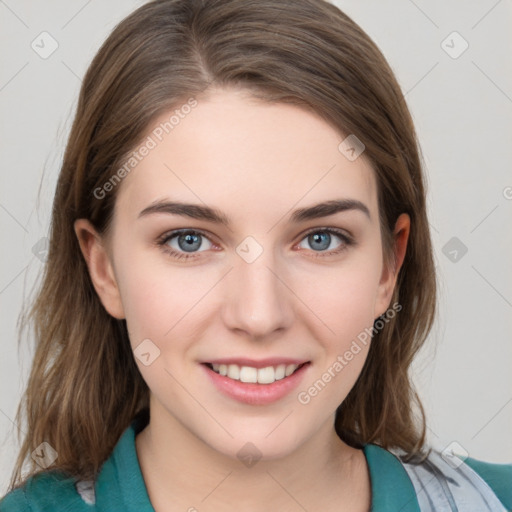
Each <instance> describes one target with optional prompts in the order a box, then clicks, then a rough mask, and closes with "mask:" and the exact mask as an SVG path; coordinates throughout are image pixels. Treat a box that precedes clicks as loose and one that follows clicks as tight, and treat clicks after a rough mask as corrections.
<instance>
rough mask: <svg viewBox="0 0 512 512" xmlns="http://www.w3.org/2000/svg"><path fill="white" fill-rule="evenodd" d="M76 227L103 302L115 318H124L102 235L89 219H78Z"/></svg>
mask: <svg viewBox="0 0 512 512" xmlns="http://www.w3.org/2000/svg"><path fill="white" fill-rule="evenodd" d="M74 229H75V234H76V237H77V238H78V242H79V244H80V250H81V251H82V254H83V255H84V258H85V261H86V263H87V268H88V269H89V275H90V276H91V281H92V284H93V286H94V289H95V290H96V293H97V294H98V297H99V298H100V300H101V303H102V304H103V306H104V307H105V309H106V310H107V312H108V313H110V314H111V315H112V316H113V317H114V318H118V319H122V318H124V317H125V315H124V310H123V305H122V303H121V295H120V293H119V288H118V286H117V281H116V278H115V274H114V269H113V266H112V262H111V259H110V257H109V254H108V251H107V249H106V247H105V244H104V241H103V240H102V237H101V236H100V235H99V234H98V233H97V231H96V229H95V228H94V226H93V225H92V224H91V223H90V222H89V221H88V220H87V219H78V220H76V221H75V223H74Z"/></svg>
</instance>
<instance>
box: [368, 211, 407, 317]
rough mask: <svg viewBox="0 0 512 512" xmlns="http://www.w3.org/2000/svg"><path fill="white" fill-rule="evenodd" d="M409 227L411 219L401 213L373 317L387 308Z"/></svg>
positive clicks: (402, 259) (403, 254) (402, 256)
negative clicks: (390, 257)
mask: <svg viewBox="0 0 512 512" xmlns="http://www.w3.org/2000/svg"><path fill="white" fill-rule="evenodd" d="M410 228H411V220H410V218H409V215H407V213H402V214H401V215H400V216H399V217H398V219H397V221H396V224H395V229H394V231H393V240H394V248H393V256H394V258H392V261H391V262H390V263H389V265H386V264H385V265H384V267H383V269H382V275H381V279H380V282H379V287H378V290H377V296H376V301H375V311H374V318H375V319H377V318H378V317H379V316H380V315H382V314H384V313H385V312H386V310H387V309H388V308H389V306H390V303H391V299H392V297H393V291H394V289H395V285H396V281H397V278H398V273H399V271H400V268H401V267H402V263H403V262H404V258H405V252H406V249H407V241H408V239H409V232H410Z"/></svg>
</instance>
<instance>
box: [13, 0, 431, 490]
mask: <svg viewBox="0 0 512 512" xmlns="http://www.w3.org/2000/svg"><path fill="white" fill-rule="evenodd" d="M210 85H215V86H221V87H222V86H240V87H243V88H246V89H247V90H250V91H251V92H252V93H253V94H254V95H255V96H257V97H259V98H262V99H263V100H266V101H268V102H277V103H279V102H281V103H289V104H294V105H298V106H301V107H304V108H308V109H311V110H312V111H314V112H316V113H317V114H319V115H320V116H322V118H323V119H324V120H325V121H326V122H328V123H330V124H331V125H332V126H333V127H335V128H336V129H337V130H338V131H339V133H340V136H341V135H342V134H344V135H348V134H353V135H355V136H356V137H357V138H358V139H360V140H361V141H362V142H363V143H364V145H365V153H364V156H365V157H366V158H368V159H369V161H370V163H371V165H372V168H373V171H374V173H375V176H376V180H377V183H378V204H379V216H380V229H381V234H382V240H383V251H384V256H385V258H387V261H391V260H392V256H391V255H392V242H393V238H392V231H393V228H394V225H395V221H396V219H397V217H398V216H399V214H401V213H403V212H405V213H407V214H409V216H410V218H411V231H410V235H409V241H408V247H407V252H406V256H405V260H404V262H403V265H402V268H401V270H400V273H399V276H398V280H397V284H396V287H395V290H394V296H393V301H394V302H397V303H399V304H400V305H401V306H402V309H401V311H400V312H399V313H398V314H397V315H395V316H394V317H393V318H392V319H387V321H386V322H385V325H384V327H383V328H382V329H379V330H378V332H376V333H375V335H374V336H373V340H372V343H371V346H370V349H369V354H368V357H367V360H366V362H365V365H364V367H363V369H362V372H361V374H360V376H359V378H358V380H357V382H356V384H355V385H354V387H353V389H352V390H351V391H350V393H349V394H348V396H347V397H346V399H345V400H344V401H343V403H342V404H341V405H340V406H339V407H338V410H337V412H336V419H335V429H336V432H337V434H338V435H339V437H340V438H341V439H342V440H344V441H345V442H346V443H348V444H350V445H351V446H354V447H361V446H362V445H364V444H365V443H369V442H372V443H375V444H379V445H381V446H382V447H384V448H387V449H389V448H399V449H402V450H404V451H405V452H406V454H408V456H411V457H412V456H415V455H417V454H421V452H422V450H423V448H424V445H425V439H426V436H425V429H426V424H425V415H424V411H423V408H422V406H421V402H420V401H419V398H418V396H417V394H416V392H415V391H414V388H413V385H412V382H411V380H410V376H409V367H410V364H411V361H412V360H413V357H414V355H415V354H416V352H417V351H418V350H419V348H420V347H421V346H422V344H423V343H424V341H425V339H426V338H427V335H428V333H429V331H430V329H431V327H432V324H433V320H434V315H435V308H436V306H435V304H436V279H435V272H434V263H433V255H432V245H431V239H430V232H429V224H428V221H427V213H426V204H425V194H426V191H425V178H424V175H423V170H422V161H421V159H420V154H421V150H420V147H419V144H418V141H417V138H416V133H415V129H414V126H413V122H412V119H411V115H410V113H409V111H408V108H407V105H406V103H405V100H404V97H403V94H402V93H401V90H400V87H399V85H398V83H397V81H396V78H395V77H394V74H393V72H392V70H391V69H390V66H389V65H388V63H387V62H386V60H385V58H384V57H383V55H382V54H381V52H380V50H379V49H378V48H377V46H376V45H375V44H374V43H373V42H372V40H371V39H370V38H369V37H368V35H367V34H366V33H365V32H364V31H363V30H362V29H361V28H360V27H359V26H358V25H357V24H356V23H355V22H354V21H352V20H351V19H350V18H349V17H348V16H347V15H345V14H344V13H343V12H341V11H340V10H339V9H338V8H337V7H335V6H334V5H332V4H330V3H328V2H326V1H324V0H294V1H293V2H281V1H279V0H258V1H257V2H250V1H246V0H208V1H204V0H155V1H152V2H149V3H147V4H145V5H143V6H142V7H140V8H139V9H137V10H136V11H135V12H133V13H132V14H131V15H129V16H128V17H127V18H125V19H124V20H123V21H122V22H121V23H119V24H118V25H117V27H116V28H115V29H114V30H113V32H112V33H111V35H110V36H109V37H108V38H107V40H106V41H105V42H104V44H103V45H102V46H101V48H100V50H99V51H98V53H97V54H96V56H95V57H94V59H93V61H92V63H91V65H90V67H89V68H88V70H87V72H86V75H85V77H84V80H83V83H82V87H81V90H80V95H79V100H78V104H77V109H76V114H75V117H74V122H73V125H72V128H71V132H70V135H69V139H68V142H67V146H66V150H65V154H64V159H63V162H62V167H61V169H60V175H59V178H58V183H57V189H56V194H55V198H54V203H53V211H52V221H51V228H50V234H49V239H50V244H49V253H48V258H47V261H46V264H45V268H44V274H43V275H42V278H41V283H40V287H39V289H38V292H37V296H36V297H35V300H34V301H33V303H32V304H31V305H30V308H29V310H28V311H27V313H26V314H25V315H24V316H23V322H22V324H23V325H24V326H25V327H26V326H27V325H30V326H31V328H32V329H33V335H34V338H35V343H36V345H35V355H34V360H33V364H32V368H31V373H30V376H29V379H28V383H27V387H26V389H25V391H24V394H23V396H22V399H21V401H20V404H19V406H18V410H17V415H16V419H17V422H18V424H20V425H21V424H22V423H23V421H24V420H23V417H24V416H25V422H26V427H25V428H24V429H23V430H24V432H25V434H24V435H23V436H22V437H23V439H22V443H21V449H20V453H19V455H18V459H17V462H16V466H15V469H14V472H13V475H12V480H11V489H12V488H14V487H16V486H19V485H21V484H22V483H23V481H24V478H28V477H29V476H32V475H35V474H37V473H38V472H40V471H41V468H38V467H36V465H35V464H34V462H33V461H32V460H31V458H30V453H31V452H32V451H33V450H34V449H35V448H36V447H37V446H38V445H40V444H41V443H42V442H43V441H46V442H48V443H49V444H50V445H51V446H52V447H53V448H54V449H55V450H56V452H57V454H58V457H57V459H56V460H55V462H54V464H53V465H52V466H51V467H50V469H52V470H60V471H63V472H65V473H68V474H69V475H71V476H74V477H77V478H83V479H89V478H94V476H95V475H96V474H97V472H98V471H99V469H100V468H101V465H102V464H103V462H104V461H105V460H106V459H107V458H108V456H109V455H110V453H111V451H112V449H113V447H114V446H115V444H116V442H117V441H118V439H119V437H120V435H121V434H122V432H123V431H124V429H125V428H127V426H128V425H129V424H130V422H131V421H132V420H133V418H134V417H135V416H136V415H139V414H145V413H147V409H148V407H149V389H148V387H147V385H146V383H145V382H144V380H143V379H142V377H141V375H140V373H139V371H138V368H137V366H136V364H135V361H134V357H133V353H132V351H131V347H130V343H129V338H128V334H127V328H126V323H125V321H124V320H117V319H115V318H113V317H112V316H110V315H109V314H108V313H107V312H106V310H105V309H104V307H103V306H102V304H101V302H100V300H99V298H98V296H97V294H96V292H95V290H94V288H93V286H92V283H91V279H90V276H89V273H88V269H87V266H86V263H85V260H84V258H83V256H82V254H81V251H80V248H79V244H78V241H77V238H76V235H75V232H74V229H73V223H74V221H75V220H76V219H78V218H87V219H89V220H90V221H91V222H92V224H93V225H94V226H95V227H96V229H97V230H98V231H99V232H100V233H105V232H106V231H107V230H108V228H109V225H110V222H111V215H112V211H113V206H114V202H115V199H116V191H117V190H118V188H119V187H112V190H111V191H110V192H109V193H108V194H106V196H105V197H101V198H100V197H98V194H95V193H94V191H95V190H97V189H98V187H100V186H101V185H102V184H105V183H106V182H107V181H108V180H109V179H110V178H111V177H112V176H113V174H114V173H115V171H116V170H117V169H119V168H120V167H121V166H122V165H123V159H125V158H126V155H128V154H129V153H130V151H133V149H134V148H135V147H136V146H137V144H139V143H140V142H141V137H143V135H144V134H145V133H147V130H148V128H149V127H150V126H151V123H152V122H153V121H154V120H155V119H156V118H157V117H159V116H160V115H162V114H163V113H165V112H167V111H169V110H170V109H173V108H176V107H177V106H179V105H183V104H185V103H186V102H187V99H190V98H191V97H195V96H200V95H201V94H202V93H204V92H205V91H207V89H208V87H209V86H210ZM340 140H341V139H340ZM121 186H122V185H121ZM20 338H21V336H20ZM26 460H28V462H29V463H31V467H30V469H29V473H28V474H27V475H25V476H24V477H22V469H23V465H24V463H25V461H26Z"/></svg>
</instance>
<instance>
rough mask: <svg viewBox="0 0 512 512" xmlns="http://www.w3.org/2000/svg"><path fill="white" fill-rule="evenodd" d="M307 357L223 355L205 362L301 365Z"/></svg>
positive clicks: (254, 366) (256, 365)
mask: <svg viewBox="0 0 512 512" xmlns="http://www.w3.org/2000/svg"><path fill="white" fill-rule="evenodd" d="M308 362H309V361H307V360H305V359H294V358H291V357H268V358H266V359H248V358H247V357H223V358H220V359H210V360H208V361H203V364H207V363H209V364H225V365H229V364H236V365H238V366H250V367H252V368H266V367H267V366H279V365H280V364H286V365H288V364H296V365H301V364H304V363H308Z"/></svg>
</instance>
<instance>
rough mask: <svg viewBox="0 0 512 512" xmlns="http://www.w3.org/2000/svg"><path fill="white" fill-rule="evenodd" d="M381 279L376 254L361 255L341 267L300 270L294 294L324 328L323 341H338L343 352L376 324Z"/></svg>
mask: <svg viewBox="0 0 512 512" xmlns="http://www.w3.org/2000/svg"><path fill="white" fill-rule="evenodd" d="M379 277H380V267H379V260H378V258H376V257H373V255H372V253H366V254H363V253H361V254H360V257H355V256H354V257H353V258H351V259H348V258H347V260H346V261H343V262H340V263H339V264H338V265H336V264H333V265H325V266H319V265H318V266H315V267H313V266H312V267H310V269H309V271H306V269H298V270H297V273H296V274H295V276H294V277H293V279H294V282H295V283H296V286H295V287H294V291H295V292H296V294H297V296H298V297H299V298H300V299H301V300H302V301H303V302H304V303H305V304H306V305H307V306H308V308H309V309H310V310H311V311H312V312H313V313H314V314H315V315H316V316H317V317H318V320H319V322H320V323H321V324H322V325H323V331H322V332H324V335H323V336H320V337H319V339H324V340H327V339H329V340H335V341H334V343H336V344H337V345H338V348H342V346H340V345H343V344H344V343H346V342H347V341H349V340H350V339H351V338H352V337H354V336H357V334H358V333H359V332H360V331H361V330H363V329H364V328H365V327H368V326H371V325H372V324H373V320H374V318H373V312H374V304H375V297H376V293H377V289H378V284H379ZM318 332H320V331H318Z"/></svg>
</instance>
